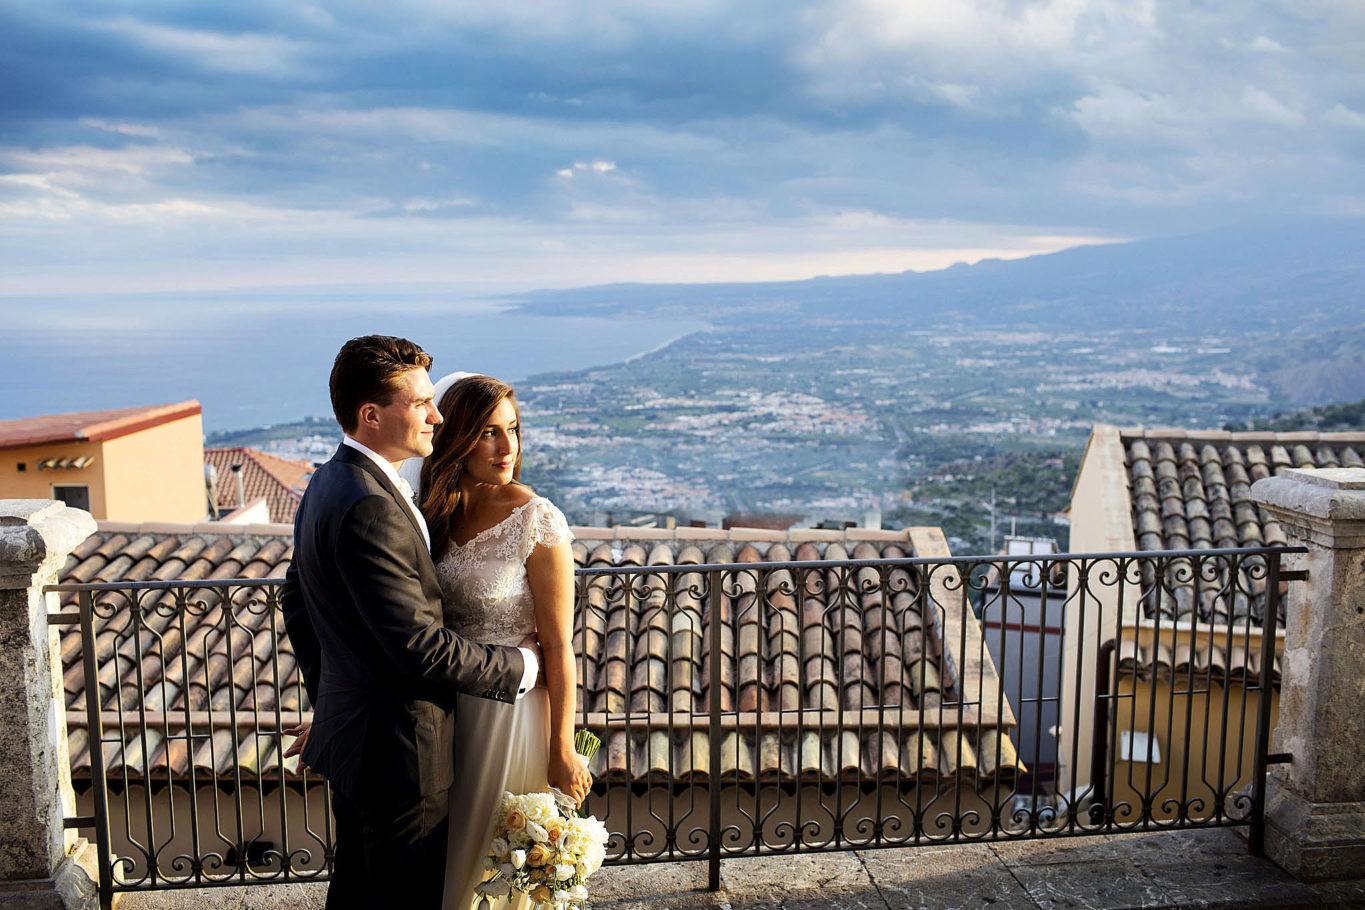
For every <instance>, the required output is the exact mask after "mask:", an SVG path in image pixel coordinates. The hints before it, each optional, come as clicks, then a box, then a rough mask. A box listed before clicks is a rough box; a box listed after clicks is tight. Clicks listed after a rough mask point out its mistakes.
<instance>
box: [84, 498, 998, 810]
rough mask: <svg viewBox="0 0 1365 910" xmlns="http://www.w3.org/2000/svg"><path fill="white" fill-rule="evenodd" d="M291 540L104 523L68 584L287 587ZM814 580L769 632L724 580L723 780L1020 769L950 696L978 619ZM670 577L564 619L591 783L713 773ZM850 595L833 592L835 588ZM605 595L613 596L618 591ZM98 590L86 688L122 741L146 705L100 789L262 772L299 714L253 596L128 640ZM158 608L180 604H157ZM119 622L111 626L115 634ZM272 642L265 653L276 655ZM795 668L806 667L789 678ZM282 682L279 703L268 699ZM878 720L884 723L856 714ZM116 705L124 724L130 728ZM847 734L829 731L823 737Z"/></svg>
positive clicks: (771, 601)
mask: <svg viewBox="0 0 1365 910" xmlns="http://www.w3.org/2000/svg"><path fill="white" fill-rule="evenodd" d="M291 530H292V529H291V528H289V527H288V526H286V525H256V526H247V527H245V528H240V527H233V526H224V525H213V524H206V525H195V526H188V525H182V526H170V525H131V524H117V523H112V522H104V523H101V526H100V530H99V532H98V533H96V534H94V535H93V536H91V537H90V538H89V539H88V540H87V541H86V542H85V543H83V544H82V545H81V546H80V547H79V548H77V550H76V551H75V552H74V553H73V554H72V556H71V557H70V559H69V560H68V563H67V565H66V566H65V568H64V569H63V571H62V572H61V579H60V580H61V581H62V582H133V581H152V580H162V581H174V580H192V579H228V578H280V577H282V576H283V574H284V571H285V569H286V568H287V566H288V563H289V560H290V558H291V557H292V540H291V537H290V533H291ZM574 531H575V535H576V536H577V538H578V539H577V540H576V541H575V543H574V556H575V561H576V562H577V564H578V565H579V566H586V567H604V566H650V565H666V564H676V565H689V564H715V563H730V562H740V563H745V562H759V561H772V562H788V561H809V560H819V559H825V560H844V559H867V558H894V557H905V556H912V555H914V551H913V544H912V541H911V533H908V532H905V531H875V530H860V529H850V530H848V531H818V530H793V531H790V532H780V531H767V530H756V529H745V528H735V529H731V530H728V531H720V530H715V529H697V528H679V529H635V528H575V529H574ZM935 539H936V540H941V537H935ZM931 555H946V551H945V553H939V554H931ZM864 571H867V570H864ZM825 575H826V573H825V572H824V570H814V571H812V572H808V573H800V572H793V571H791V570H787V571H785V572H780V573H776V574H773V575H770V576H768V582H767V587H768V594H769V596H768V598H767V599H766V601H764V602H765V603H766V604H767V607H766V609H765V610H763V617H761V616H760V610H759V609H758V608H756V607H755V603H756V600H755V592H754V587H753V584H752V581H753V579H752V578H750V577H749V576H748V575H744V574H741V575H737V576H736V577H735V578H736V581H735V585H736V586H737V587H736V589H735V590H731V591H727V592H726V595H725V597H724V606H723V613H722V615H723V616H726V617H727V618H729V617H734V618H735V619H736V620H737V621H736V622H734V623H733V624H730V623H727V624H726V626H725V627H723V630H722V631H723V639H722V652H723V654H724V655H725V658H726V659H725V660H723V661H722V663H721V665H720V678H721V690H720V691H719V692H718V693H716V695H717V697H718V698H719V700H720V706H721V709H722V710H723V711H726V712H740V713H739V714H738V715H737V717H738V718H739V723H740V724H741V726H740V727H739V728H736V727H735V725H734V724H731V725H730V726H729V728H728V729H727V732H726V733H725V738H724V740H723V742H722V757H723V761H724V769H725V775H726V776H727V777H729V778H732V779H735V780H751V779H756V778H758V779H797V778H802V779H806V778H815V779H826V780H829V779H834V778H842V779H848V778H850V777H857V775H858V774H859V773H862V774H864V775H872V774H875V773H877V772H878V771H881V772H882V773H883V774H892V773H896V774H898V775H899V776H900V777H901V778H902V779H913V780H920V781H924V782H933V781H939V780H958V781H966V782H969V783H970V785H971V786H974V787H985V786H988V785H990V784H992V783H994V782H995V781H1001V782H1004V783H1006V784H1007V783H1008V782H1009V781H1010V780H1012V779H1013V777H1014V775H1015V774H1016V773H1017V772H1018V771H1020V770H1022V768H1021V766H1020V765H1019V762H1018V758H1017V756H1016V754H1015V750H1014V747H1013V746H1012V744H1011V743H1010V741H1009V739H1008V737H1004V736H1001V735H1000V730H1001V729H1002V728H1003V727H1007V726H1009V725H1010V724H1012V723H1013V720H1012V717H1009V716H1008V706H1006V709H1005V715H1006V716H1005V717H1003V718H994V717H990V716H985V713H984V712H983V716H982V717H981V718H979V719H978V720H976V721H975V722H970V723H967V722H963V723H959V722H958V721H957V720H955V719H954V718H955V717H956V714H955V711H954V709H953V707H952V703H953V702H956V701H957V700H959V699H961V698H962V697H963V696H962V695H961V694H960V693H962V692H963V691H965V692H966V693H967V695H968V698H969V700H970V699H971V698H974V697H977V693H979V691H981V690H980V689H978V687H979V686H981V685H982V677H983V675H988V676H989V679H988V680H987V681H986V682H985V686H986V689H985V691H993V687H994V686H995V685H997V683H996V681H995V671H994V668H993V667H991V666H990V665H989V662H988V661H987V664H986V665H984V666H982V665H980V663H979V662H975V661H974V660H973V658H972V657H971V654H972V653H974V650H975V649H973V648H972V646H971V643H972V642H973V641H979V639H975V638H973V635H975V631H974V630H975V620H974V619H971V617H970V613H968V615H967V617H965V618H964V617H962V616H960V615H958V613H960V611H958V610H957V609H956V605H957V603H958V602H959V598H954V597H949V596H940V595H941V592H939V593H938V594H936V593H935V592H934V591H933V590H932V589H931V590H930V591H925V592H922V595H923V596H917V594H920V593H921V592H919V588H918V584H919V583H920V581H919V579H917V578H916V577H912V576H911V575H910V574H909V573H904V576H903V580H904V582H905V583H906V586H907V587H906V592H905V593H900V594H896V595H894V596H893V597H892V599H891V603H890V605H889V606H890V609H885V608H884V607H885V605H884V604H883V603H882V602H881V599H880V595H879V594H878V593H872V594H863V595H861V596H860V595H858V594H857V593H853V594H851V595H849V597H851V599H845V600H843V601H839V599H838V597H837V595H836V593H835V591H836V589H837V588H838V585H837V584H835V582H836V579H834V578H825V577H824V576H825ZM793 576H801V577H797V578H794V577H793ZM807 576H810V577H807ZM817 576H818V577H819V581H818V582H817V581H816V580H815V578H816V577H817ZM746 578H749V582H750V583H749V584H747V585H746V583H745V581H744V579H746ZM662 579H663V576H661V575H659V574H644V575H639V576H635V577H634V579H633V581H632V588H633V590H632V591H631V592H630V593H629V594H625V593H624V592H623V591H622V590H621V589H620V588H619V584H620V576H612V577H610V578H608V577H603V576H584V577H583V578H582V579H581V581H582V582H583V585H582V587H583V589H584V590H583V593H582V595H581V596H582V598H583V601H582V602H586V603H587V604H588V605H590V607H591V609H587V610H582V609H580V610H579V611H578V636H579V639H578V641H579V647H580V653H582V654H583V655H584V660H583V663H582V664H581V665H580V666H582V667H583V673H582V675H583V679H581V680H580V690H579V705H580V710H586V712H587V715H588V716H587V722H588V726H589V728H592V729H596V730H598V731H599V732H602V731H603V730H605V731H606V733H607V735H606V737H605V739H606V744H605V748H604V749H603V750H602V753H600V755H599V758H598V761H599V763H600V767H599V768H598V771H599V773H601V774H604V775H605V776H606V777H608V778H609V779H615V780H635V781H644V780H649V779H653V778H654V777H656V776H658V775H660V774H664V773H667V770H668V769H670V768H671V769H673V773H674V774H676V775H677V776H680V777H683V778H690V777H703V778H704V777H705V776H706V774H707V771H708V769H709V756H710V752H709V740H708V732H707V721H706V716H705V714H704V712H705V711H706V710H707V706H708V705H709V701H710V698H711V697H712V694H713V693H712V692H711V691H710V686H709V678H710V659H709V656H708V654H707V651H708V648H707V647H706V644H705V640H704V635H705V634H706V633H707V631H708V627H707V626H705V625H704V619H703V617H704V615H705V612H706V604H705V602H704V600H702V599H700V598H692V599H691V600H689V599H688V595H686V594H681V593H680V594H679V596H678V597H677V607H676V609H674V610H673V611H672V612H671V613H670V612H666V611H664V610H662V609H660V608H659V605H660V603H661V601H662V600H663V594H662V592H661V587H662V585H663V584H664V582H662ZM698 580H699V576H696V575H691V576H690V577H687V576H685V577H684V578H682V579H681V581H682V582H684V584H682V585H681V586H679V585H678V583H677V582H674V585H675V588H674V589H675V590H677V591H680V592H681V591H682V590H683V589H684V588H685V587H686V585H687V584H692V583H693V582H697V581H698ZM843 581H844V582H845V583H846V584H847V582H848V578H847V577H846V578H844V579H843ZM935 583H936V584H939V585H941V584H942V582H941V581H938V582H935ZM613 584H615V585H618V588H617V589H616V590H615V591H611V587H612V585H613ZM802 584H805V585H806V586H807V587H806V590H807V592H809V596H807V597H805V598H804V600H803V603H804V609H803V610H798V609H797V604H796V601H795V600H794V599H793V597H792V596H791V595H792V591H793V586H800V585H802ZM817 589H819V591H817ZM845 590H850V589H849V588H847V587H846V588H845ZM820 592H823V593H820ZM70 596H71V595H68V597H70ZM102 596H103V597H104V598H106V600H107V602H108V603H109V604H110V605H111V606H110V611H112V612H113V616H112V618H110V619H109V620H107V621H104V622H102V623H99V624H97V642H98V651H97V658H98V660H99V664H100V670H99V673H100V679H101V682H102V683H104V684H106V685H107V687H108V688H107V689H106V690H105V691H106V697H105V700H104V704H103V705H102V710H103V712H104V713H105V719H106V727H107V728H108V727H109V724H110V722H111V721H113V722H114V729H117V720H118V713H117V712H118V711H119V706H120V705H122V706H123V710H124V712H125V714H124V717H123V720H124V722H125V723H129V722H133V721H135V719H136V713H135V712H136V707H137V705H138V704H139V702H141V703H142V704H143V705H145V707H146V710H147V711H148V712H149V723H148V726H147V737H146V742H145V747H144V745H143V741H142V739H141V737H140V736H138V735H136V734H130V735H129V737H128V739H127V740H126V742H127V743H128V748H126V749H125V750H123V751H122V752H120V751H119V749H118V748H117V746H106V765H107V768H108V772H109V774H111V775H118V774H120V773H121V771H122V769H123V768H124V767H125V766H126V767H127V768H128V770H129V772H130V773H140V772H141V769H143V768H144V767H145V761H144V753H145V754H146V755H149V756H150V757H151V767H152V769H153V772H154V773H155V774H157V775H158V776H161V775H164V774H165V773H166V769H168V768H169V770H170V772H171V774H172V775H173V776H175V777H184V776H186V775H187V774H188V769H189V767H190V766H191V764H192V765H193V766H194V767H195V768H196V769H197V770H198V772H199V773H205V772H208V771H210V770H211V769H214V770H216V771H217V773H219V774H223V773H226V772H228V771H229V769H231V768H232V767H233V766H234V765H235V766H236V767H237V768H239V769H241V770H242V771H243V772H244V773H253V772H254V771H256V770H257V769H259V768H271V767H274V766H275V763H276V761H277V754H278V746H279V743H278V737H276V736H274V735H273V734H270V733H259V734H258V733H257V732H256V731H257V730H258V729H266V730H273V729H276V728H277V725H276V718H275V711H276V709H277V708H278V709H279V710H280V711H281V712H286V713H285V715H284V717H283V718H282V719H283V721H284V724H285V725H288V724H289V723H290V722H291V720H292V718H291V717H290V715H291V714H293V713H294V712H298V711H299V710H300V709H306V708H307V704H306V697H305V696H304V694H303V691H302V687H301V685H300V684H299V680H298V673H297V668H296V665H295V662H294V657H293V654H292V649H291V648H290V645H289V642H288V639H287V638H285V637H284V636H283V623H282V622H281V621H280V620H279V619H278V616H277V615H276V619H275V621H274V623H273V624H272V622H271V621H270V619H269V616H270V611H269V610H265V609H262V608H261V607H262V601H261V598H260V596H259V593H257V594H256V595H255V596H256V599H257V601H258V603H257V604H256V606H255V607H254V608H253V607H252V606H251V605H249V604H247V603H244V601H245V600H246V599H247V596H248V592H247V591H246V590H238V591H237V592H236V594H235V595H234V600H235V601H237V602H238V605H237V607H236V608H235V609H233V610H232V611H224V610H222V609H221V604H220V602H219V595H218V594H217V593H216V592H214V591H212V590H211V589H210V590H205V589H199V590H191V591H188V592H187V596H186V600H187V601H188V602H189V606H188V607H187V608H185V609H183V610H174V609H165V608H162V609H153V608H152V607H153V601H152V600H151V599H150V598H148V597H144V599H143V601H142V603H141V610H142V612H143V615H144V617H145V620H144V621H145V626H144V628H143V629H142V630H141V632H140V634H129V631H127V630H128V627H129V625H130V621H129V617H130V612H129V604H128V602H127V598H126V596H125V595H124V594H123V593H122V592H120V594H119V595H117V596H110V595H102ZM155 596H157V597H160V598H161V599H162V600H163V602H164V603H167V604H170V603H172V601H171V599H170V598H171V595H168V594H164V593H161V592H157V593H156V595H155ZM855 603H856V606H855ZM929 603H933V604H936V606H937V609H930V610H929V611H928V612H930V613H931V614H934V615H932V616H928V617H926V616H923V615H921V612H922V610H923V608H924V607H923V605H924V604H929ZM182 617H183V619H182ZM967 620H970V623H969V625H970V629H969V632H970V633H971V634H963V635H959V633H958V632H957V631H955V630H957V629H959V628H961V624H962V623H963V622H964V621H967ZM761 623H762V624H761ZM945 626H946V627H947V628H946V634H945ZM115 628H118V629H124V630H125V631H124V632H123V633H122V634H116V633H115V631H113V630H114V629H115ZM736 639H737V640H736ZM959 639H962V640H965V641H967V642H968V654H967V655H965V656H964V655H957V654H954V653H951V651H952V648H954V647H956V646H957V645H956V642H958V640H959ZM277 640H278V643H279V646H278V653H279V656H278V659H272V653H273V646H274V644H275V642H276V641H277ZM945 642H947V643H948V650H949V652H950V653H949V654H948V655H946V656H947V658H948V659H945V654H944V651H945V644H944V643H945ZM139 645H140V647H141V651H140V652H139V650H138V648H139ZM803 647H804V651H803V650H802V648H803ZM981 651H982V653H984V649H981ZM61 654H62V661H63V666H64V668H65V676H64V685H65V691H66V700H67V707H68V712H69V713H68V723H69V725H70V728H71V734H70V735H71V739H70V749H71V759H72V766H73V770H74V772H75V774H76V777H77V779H78V780H79V779H81V778H87V779H88V776H89V773H90V754H89V740H88V735H87V729H86V725H87V721H86V715H85V713H84V712H85V693H86V689H85V685H84V680H83V675H82V671H81V663H80V658H81V655H80V641H79V636H78V633H77V632H76V630H75V629H68V630H67V631H65V632H64V633H63V637H62V642H61ZM802 654H804V657H805V660H804V666H800V665H799V663H800V655H802ZM115 655H117V657H115ZM229 658H231V659H229ZM955 667H963V668H965V670H964V672H963V673H962V676H963V678H961V679H959V678H958V673H957V671H955V670H954V668H955ZM163 668H164V669H163ZM277 679H278V680H279V682H280V683H281V692H282V696H281V697H280V699H279V704H278V705H277V704H276V696H275V691H276V688H275V684H274V683H275V680H277ZM115 683H117V685H115ZM878 705H886V706H894V708H895V710H887V711H885V712H875V711H871V710H870V709H874V708H875V707H876V706H878ZM130 709H131V710H132V711H133V712H134V713H133V714H128V713H126V712H128V711H129V710H130ZM230 709H232V710H235V711H237V712H238V714H237V724H238V729H239V730H241V731H242V738H241V740H240V743H239V747H238V748H237V749H236V750H235V752H234V750H233V749H232V748H231V737H230V734H229V725H230V723H231V718H230V713H229V711H230ZM800 709H805V710H804V711H803V710H800ZM163 710H164V712H165V714H164V717H163V715H162V713H161V712H163ZM186 711H188V712H190V722H191V723H192V724H193V725H194V726H195V727H196V729H212V730H213V731H214V733H213V736H212V738H210V739H205V740H202V741H201V745H200V746H199V747H198V748H197V749H196V750H195V751H194V753H193V754H190V752H189V750H188V749H187V748H186V747H185V745H184V742H183V740H175V739H167V738H166V736H165V734H166V733H167V732H168V731H169V732H170V733H172V734H174V733H176V732H177V731H178V730H183V727H184V723H185V719H186V714H185V712H186ZM798 716H799V717H801V718H802V721H801V724H800V727H801V729H799V730H798V722H797V717H798ZM860 717H861V718H863V719H864V722H863V723H861V724H859V723H858V719H859V718H860ZM872 717H880V718H881V719H882V720H881V723H880V724H878V723H875V722H872V723H869V722H867V719H868V718H872ZM841 720H842V723H843V726H844V729H842V730H840V729H837V727H838V726H839V724H840V721H841ZM168 744H169V745H168ZM292 764H293V763H292V762H291V763H290V767H289V768H288V770H289V772H290V773H291V774H292V773H293V772H294V769H293V767H292Z"/></svg>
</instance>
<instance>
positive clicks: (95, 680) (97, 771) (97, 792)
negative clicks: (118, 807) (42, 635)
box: [77, 591, 114, 910]
mask: <svg viewBox="0 0 1365 910" xmlns="http://www.w3.org/2000/svg"><path fill="white" fill-rule="evenodd" d="M77 602H78V603H79V604H80V610H81V669H82V672H83V673H84V674H85V719H86V724H87V725H88V727H89V734H88V739H89V741H90V778H91V787H90V790H91V793H92V794H93V796H94V803H95V852H96V853H97V854H98V855H99V858H98V862H97V864H96V865H98V867H99V894H100V908H101V910H111V908H112V907H113V906H114V874H113V862H114V858H113V856H111V855H110V852H109V851H110V847H109V839H110V838H109V781H108V780H106V779H105V776H104V725H103V723H102V722H101V720H100V678H99V668H98V667H97V666H96V664H95V597H94V594H93V593H92V592H90V591H81V592H80V595H79V597H78V598H77Z"/></svg>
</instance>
